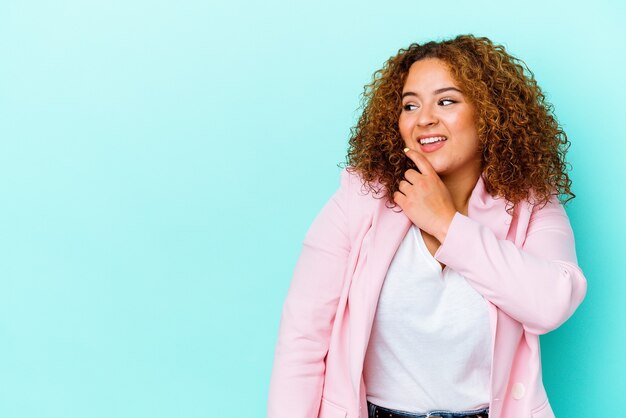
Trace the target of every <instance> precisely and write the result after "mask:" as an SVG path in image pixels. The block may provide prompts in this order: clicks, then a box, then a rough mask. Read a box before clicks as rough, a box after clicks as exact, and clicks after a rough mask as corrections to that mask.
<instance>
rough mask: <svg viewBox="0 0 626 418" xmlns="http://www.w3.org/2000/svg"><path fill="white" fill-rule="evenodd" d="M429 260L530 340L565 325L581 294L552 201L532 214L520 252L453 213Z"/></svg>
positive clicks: (561, 215)
mask: <svg viewBox="0 0 626 418" xmlns="http://www.w3.org/2000/svg"><path fill="white" fill-rule="evenodd" d="M435 258H436V259H437V260H439V261H441V262H442V263H444V264H447V265H449V266H450V267H451V268H453V269H454V270H456V271H457V272H459V273H460V274H461V275H463V276H464V277H465V278H466V280H467V281H468V282H469V283H470V284H471V285H472V286H473V287H474V288H475V289H476V290H477V291H478V292H479V293H480V294H482V295H483V296H484V297H485V298H486V299H487V300H489V301H490V302H491V303H493V304H494V305H496V306H498V308H500V309H501V310H502V311H504V312H506V313H507V314H508V315H509V316H511V317H512V318H514V319H515V320H517V321H519V322H520V323H522V325H523V326H524V329H526V330H527V331H529V332H532V333H534V334H545V333H547V332H549V331H551V330H553V329H556V328H557V327H559V326H560V325H561V324H562V323H563V322H565V321H566V320H567V319H568V318H569V317H570V316H571V315H572V314H573V313H574V311H575V310H576V308H577V307H578V305H580V303H581V302H582V300H583V298H584V296H585V292H586V289H587V282H586V280H585V277H584V275H583V273H582V271H581V270H580V268H579V267H578V264H577V261H576V251H575V247H574V235H573V233H572V229H571V226H570V223H569V219H568V218H567V214H566V213H565V210H564V209H563V206H562V205H561V204H560V203H559V202H558V201H556V200H552V201H550V202H549V203H548V204H547V205H546V206H545V207H543V208H541V209H538V208H535V209H534V210H533V214H532V216H531V219H530V224H529V226H528V231H527V235H526V240H525V242H524V245H523V247H522V248H521V249H520V248H518V247H516V246H515V245H514V244H513V243H512V242H510V241H506V240H503V241H499V240H498V239H497V238H496V237H495V235H494V234H493V232H492V231H491V230H490V229H489V228H487V227H485V226H483V225H481V224H479V223H478V222H476V221H474V220H472V219H470V218H468V217H466V216H463V215H461V214H460V213H456V214H455V215H454V218H453V220H452V223H451V224H450V226H449V229H448V233H447V235H446V237H445V240H444V242H443V244H442V245H441V247H439V249H438V250H437V252H436V253H435Z"/></svg>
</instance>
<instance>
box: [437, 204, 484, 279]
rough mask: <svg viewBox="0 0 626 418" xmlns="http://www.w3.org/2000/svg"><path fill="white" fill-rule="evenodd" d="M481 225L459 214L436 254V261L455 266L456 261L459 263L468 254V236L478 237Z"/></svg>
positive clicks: (454, 218)
mask: <svg viewBox="0 0 626 418" xmlns="http://www.w3.org/2000/svg"><path fill="white" fill-rule="evenodd" d="M479 228H480V225H478V224H477V222H476V221H474V220H472V219H470V218H468V217H467V216H465V215H463V214H461V213H459V212H457V213H456V214H455V215H454V217H453V218H452V222H450V226H448V233H447V234H446V238H445V239H444V241H443V243H441V245H440V246H439V248H438V249H437V251H436V252H435V254H434V257H435V259H436V260H438V261H440V262H442V263H443V264H446V265H448V264H450V266H451V267H453V266H454V264H455V260H456V262H457V263H458V259H459V256H461V257H462V256H463V254H467V252H468V248H467V245H468V240H467V237H468V236H472V234H474V236H477V235H478V233H479V231H478V230H479Z"/></svg>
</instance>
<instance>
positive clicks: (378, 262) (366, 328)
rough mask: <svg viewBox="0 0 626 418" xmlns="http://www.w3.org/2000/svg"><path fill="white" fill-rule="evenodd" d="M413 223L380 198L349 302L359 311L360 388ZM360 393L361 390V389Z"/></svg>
mask: <svg viewBox="0 0 626 418" xmlns="http://www.w3.org/2000/svg"><path fill="white" fill-rule="evenodd" d="M410 226H411V220H410V219H409V218H408V217H407V216H406V215H405V214H404V212H402V211H400V208H399V207H396V208H395V209H393V210H392V209H389V208H388V207H386V206H385V200H384V199H380V200H379V206H378V208H377V210H376V211H375V213H374V217H373V219H372V225H371V227H370V230H369V232H368V234H367V235H368V237H367V242H364V245H363V248H362V249H361V257H366V258H365V259H363V258H362V259H361V260H359V262H360V263H365V264H364V265H365V266H366V268H364V269H363V274H360V275H355V276H354V278H353V280H352V284H351V287H350V294H349V298H348V303H349V306H350V311H352V312H356V313H358V314H356V315H354V317H353V321H354V322H353V326H352V327H351V329H350V340H351V345H352V350H353V351H352V353H353V356H351V361H352V365H351V368H350V369H351V371H352V383H353V385H354V388H355V389H357V390H358V388H359V385H360V382H361V374H362V371H363V360H364V359H365V352H366V350H367V344H368V341H369V337H370V332H371V330H372V323H373V321H374V315H375V314H376V307H377V305H378V297H379V295H380V291H381V288H382V285H383V282H384V280H385V276H386V274H387V269H388V268H389V265H390V264H391V260H392V259H393V257H394V255H395V253H396V250H397V249H398V247H399V246H400V243H401V242H402V240H403V239H404V236H405V235H406V233H407V232H408V230H409V228H410ZM357 393H358V392H357Z"/></svg>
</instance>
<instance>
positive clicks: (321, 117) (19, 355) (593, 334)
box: [0, 0, 626, 418]
mask: <svg viewBox="0 0 626 418" xmlns="http://www.w3.org/2000/svg"><path fill="white" fill-rule="evenodd" d="M524 4H525V5H524V6H523V7H522V6H519V5H517V3H512V2H511V3H510V4H507V3H505V2H500V1H495V0H490V1H487V0H482V1H473V2H463V3H461V2H445V3H443V2H435V1H431V2H423V1H421V2H420V1H415V0H413V1H398V2H393V3H392V5H390V6H385V7H384V8H381V7H382V6H381V5H382V3H381V2H377V1H369V2H363V1H344V2H335V1H321V2H307V3H304V2H300V3H299V4H298V3H294V2H290V1H286V0H282V1H277V0H274V1H250V2H248V3H243V2H237V1H234V2H233V1H226V0H219V1H213V2H211V1H209V2H207V1H206V0H205V1H200V0H197V1H193V0H180V1H176V2H174V1H159V0H152V1H147V0H131V1H120V0H93V1H79V0H66V1H43V0H42V1H29V0H22V1H17V0H13V1H11V0H4V1H1V2H0V269H1V270H0V416H2V417H5V418H17V417H20V418H21V417H24V418H26V417H28V418H30V417H38V418H48V417H50V418H51V417H76V418H79V417H80V418H83V417H103V418H104V417H107V418H109V417H118V418H119V417H129V418H130V417H190V418H191V417H210V416H211V417H212V416H218V415H219V414H224V415H223V416H236V415H239V416H245V417H262V416H264V415H265V403H266V396H267V386H268V380H269V375H270V370H271V364H272V357H273V350H274V343H275V338H276V332H277V329H278V320H279V315H280V309H281V305H282V302H283V299H284V297H285V294H286V290H287V287H288V284H289V281H290V279H291V272H292V269H293V267H294V264H295V261H296V258H297V256H298V253H299V251H300V244H301V240H302V238H303V236H304V233H305V231H306V229H307V228H308V226H309V224H310V223H311V221H312V219H313V217H314V216H315V214H316V213H317V212H318V210H319V209H320V208H321V206H322V205H323V204H324V202H325V201H326V199H327V198H328V197H329V196H330V194H331V193H332V192H333V191H334V190H335V188H336V187H337V185H338V173H339V168H337V166H336V164H337V163H338V162H340V161H342V160H343V158H344V152H345V149H346V142H347V138H348V134H349V129H350V127H351V125H352V124H353V123H354V121H355V119H356V117H357V116H358V112H357V111H356V109H357V107H358V104H359V95H360V93H361V91H362V86H363V85H364V84H365V83H367V82H368V81H369V79H370V77H371V74H372V73H373V72H374V71H375V70H376V69H377V68H379V67H380V66H381V65H382V63H383V62H384V61H385V60H386V59H387V58H388V57H389V56H391V55H393V54H395V52H396V51H397V50H398V49H399V48H401V47H405V46H407V45H408V44H409V43H411V42H413V41H426V40H429V39H431V38H435V39H440V38H443V37H448V36H453V35H456V34H459V33H474V34H476V35H485V36H489V37H490V38H492V39H493V40H494V41H496V42H499V43H503V44H504V45H505V46H506V47H507V48H508V49H509V51H510V52H511V53H513V54H515V55H517V56H519V57H521V58H523V59H524V60H525V61H526V62H527V64H528V65H529V66H530V68H531V69H532V70H533V71H534V73H535V76H536V78H537V80H538V82H539V84H540V85H541V86H542V87H543V88H544V90H545V92H546V93H547V96H548V98H549V100H551V101H552V102H553V104H554V105H555V108H556V114H557V116H558V118H559V120H560V121H561V123H562V124H563V126H564V127H565V129H566V132H567V133H568V135H569V137H570V139H571V141H572V147H571V150H570V153H569V159H570V161H571V163H572V166H573V171H572V178H573V181H574V191H575V193H576V194H577V195H578V197H577V198H576V199H575V200H574V201H573V202H571V204H570V205H569V206H568V207H567V211H568V213H569V215H570V217H571V220H572V224H573V227H574V230H575V233H576V238H577V248H578V254H579V261H580V264H581V266H582V268H583V269H584V271H585V272H586V274H587V277H588V280H589V291H588V295H587V298H586V300H585V302H584V303H583V305H582V306H581V308H580V309H579V310H578V311H577V312H576V314H575V315H574V317H573V318H572V319H571V320H570V321H569V322H567V323H566V324H565V325H564V326H563V327H561V328H560V329H558V330H557V331H555V332H553V333H551V334H548V335H547V336H545V337H543V338H542V347H543V356H544V376H545V382H546V386H547V390H548V394H549V396H550V398H551V400H552V403H553V407H554V410H555V412H556V413H557V415H558V416H561V417H579V416H591V415H597V413H598V409H597V407H596V405H600V406H601V408H603V409H601V411H602V413H601V415H609V414H610V413H613V414H618V411H622V410H623V409H622V408H619V409H618V407H619V406H620V402H619V401H618V400H619V399H621V397H622V395H623V394H624V393H626V385H625V383H624V382H625V380H624V379H623V376H624V375H625V374H626V361H625V360H624V355H623V353H624V352H625V349H626V346H625V345H626V326H625V325H624V318H625V317H626V303H624V302H626V301H625V298H624V294H625V292H626V280H624V275H623V274H622V273H621V271H620V269H619V267H618V264H617V262H618V260H620V259H623V257H624V250H623V248H624V245H623V243H622V239H621V238H623V236H624V234H625V233H626V222H625V221H624V219H625V217H624V215H623V213H622V211H623V208H624V207H625V204H626V199H625V198H624V186H623V184H622V183H623V182H622V179H623V178H624V174H625V172H624V171H625V170H624V164H623V159H624V157H625V156H626V152H625V151H626V146H625V145H624V143H625V142H624V141H625V140H624V134H623V132H622V131H623V129H622V128H623V123H624V103H623V102H624V97H626V86H625V81H624V80H625V79H624V76H623V74H622V73H623V69H624V68H625V67H626V62H625V58H624V56H625V55H626V54H624V52H625V51H624V39H626V36H625V35H626V33H625V32H626V31H625V29H624V25H623V22H624V20H626V9H625V7H624V6H623V3H622V2H618V1H617V0H616V1H612V2H611V1H596V2H593V3H585V5H584V6H575V4H576V3H573V2H565V1H555V2H548V1H527V2H525V3H524ZM620 248H621V250H620ZM233 407H235V408H237V409H238V411H239V412H238V414H235V413H234V412H232V410H231V409H230V408H233Z"/></svg>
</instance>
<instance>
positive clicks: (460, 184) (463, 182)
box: [441, 173, 480, 216]
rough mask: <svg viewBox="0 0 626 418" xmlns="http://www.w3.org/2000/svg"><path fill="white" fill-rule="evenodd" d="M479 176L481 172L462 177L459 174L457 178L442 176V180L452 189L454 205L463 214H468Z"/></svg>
mask: <svg viewBox="0 0 626 418" xmlns="http://www.w3.org/2000/svg"><path fill="white" fill-rule="evenodd" d="M479 177H480V173H475V174H473V175H466V176H462V177H458V176H457V177H455V178H450V177H441V180H442V181H443V183H444V184H445V185H446V187H447V188H448V190H449V191H450V195H451V196H452V201H453V202H454V207H455V208H456V210H457V211H458V212H460V213H461V214H463V215H466V216H467V207H468V204H469V199H470V196H471V195H472V191H473V190H474V187H476V182H477V181H478V178H479Z"/></svg>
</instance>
